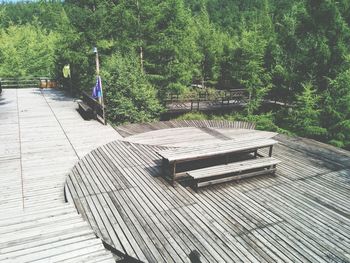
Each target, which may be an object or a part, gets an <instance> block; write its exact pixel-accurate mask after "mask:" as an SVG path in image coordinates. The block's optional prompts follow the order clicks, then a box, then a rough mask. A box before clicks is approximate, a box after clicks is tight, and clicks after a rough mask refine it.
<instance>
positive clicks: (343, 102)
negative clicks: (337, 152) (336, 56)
mask: <svg viewBox="0 0 350 263" xmlns="http://www.w3.org/2000/svg"><path fill="white" fill-rule="evenodd" d="M324 97H325V98H324V103H325V110H324V115H323V123H324V125H325V126H326V127H329V128H328V139H329V142H330V143H332V144H334V145H336V146H341V147H346V148H347V149H349V148H350V69H348V70H345V71H343V72H340V73H339V74H338V76H337V77H336V78H335V79H333V80H331V79H330V80H329V87H328V89H327V91H325V93H324Z"/></svg>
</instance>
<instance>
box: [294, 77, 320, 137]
mask: <svg viewBox="0 0 350 263" xmlns="http://www.w3.org/2000/svg"><path fill="white" fill-rule="evenodd" d="M303 88H304V90H303V92H302V94H300V95H297V102H296V107H295V108H294V109H293V110H292V111H291V113H290V115H289V117H288V120H289V122H288V126H289V127H290V129H291V130H292V131H294V132H295V133H297V134H299V135H301V136H305V137H312V138H319V137H320V136H322V135H325V134H326V132H327V130H326V129H325V128H322V127H320V126H321V125H320V109H319V108H318V105H319V104H318V103H319V101H320V97H319V96H317V95H316V90H315V88H314V87H313V85H312V83H311V82H307V83H305V84H303Z"/></svg>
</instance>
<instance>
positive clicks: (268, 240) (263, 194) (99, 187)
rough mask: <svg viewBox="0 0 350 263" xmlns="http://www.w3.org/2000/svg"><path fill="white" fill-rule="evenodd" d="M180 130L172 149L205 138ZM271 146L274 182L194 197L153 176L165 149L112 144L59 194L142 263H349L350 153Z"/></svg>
mask: <svg viewBox="0 0 350 263" xmlns="http://www.w3.org/2000/svg"><path fill="white" fill-rule="evenodd" d="M158 125H160V124H158ZM139 127H140V126H139ZM188 129H189V131H190V132H188V133H187V134H185V133H184V131H185V129H182V130H181V131H179V130H178V129H174V134H173V138H174V143H175V144H177V140H179V137H180V139H181V138H186V136H190V137H192V136H194V137H195V136H196V134H195V132H197V135H198V136H199V137H200V136H202V135H203V131H201V130H200V129H196V130H195V129H192V128H188ZM217 131H218V132H221V133H222V134H225V135H226V136H228V135H229V134H230V132H229V131H227V130H225V131H224V129H221V130H220V129H218V130H217ZM154 132H155V131H153V132H150V133H148V135H149V134H152V133H154ZM163 132H164V133H165V134H164V138H162V136H161V131H159V132H158V133H157V139H158V140H159V142H160V144H161V142H163V141H165V142H166V144H167V145H169V144H171V142H170V140H169V138H170V137H171V135H170V134H171V132H170V131H169V130H163ZM181 133H182V135H179V134H181ZM232 134H235V133H234V132H232ZM177 135H179V137H178V136H177ZM206 135H208V134H207V133H206ZM181 136H182V137H181ZM232 136H234V135H232ZM130 138H131V137H130ZM145 138H146V139H147V136H145ZM276 138H277V140H278V141H279V144H278V145H276V146H275V147H274V154H273V155H274V158H276V159H278V160H280V161H282V163H280V164H279V167H278V170H277V172H276V176H270V175H267V176H261V177H255V178H249V179H244V180H241V181H240V182H232V183H225V184H220V185H216V186H210V187H207V188H202V189H200V190H199V191H198V192H197V193H195V192H194V191H193V190H191V189H190V188H185V187H183V186H181V185H180V184H176V185H175V187H172V186H170V185H169V183H168V182H167V181H165V180H164V179H163V178H162V176H160V175H161V167H160V162H161V160H160V157H159V156H157V154H156V152H157V151H159V150H164V149H168V147H165V146H161V145H152V146H151V145H146V144H139V143H140V142H141V141H140V140H139V139H140V137H138V138H137V139H138V143H133V142H126V141H115V142H111V143H109V144H107V145H104V146H102V147H99V148H98V149H96V150H94V151H92V152H91V153H90V154H88V155H87V156H86V157H84V158H83V159H82V160H80V161H79V162H78V163H77V164H76V165H75V167H74V168H73V170H72V171H71V173H70V174H69V176H68V178H67V191H68V192H69V195H70V196H71V201H72V202H73V203H74V204H75V206H76V208H77V209H78V210H79V211H80V212H81V214H82V215H83V217H84V218H85V220H87V221H88V222H89V224H90V225H91V226H92V228H93V229H94V230H95V232H96V233H97V235H98V236H100V237H101V238H103V239H104V240H105V241H106V242H107V243H108V244H110V245H111V246H113V247H115V248H116V249H117V250H119V251H121V252H122V253H125V254H127V255H129V256H131V257H135V258H137V259H140V260H142V261H146V262H188V254H189V253H190V252H191V251H192V250H197V251H199V253H200V254H201V259H202V261H203V262H275V261H279V262H349V261H350V256H349V247H350V205H349V198H350V194H349V189H350V184H349V182H350V179H349V178H350V153H349V152H346V151H338V150H336V149H335V148H333V147H329V146H327V147H325V148H323V146H324V145H323V144H319V143H317V142H314V141H310V140H305V139H302V140H300V139H298V138H287V137H284V136H277V137H275V139H276ZM212 139H213V140H217V139H218V138H217V137H215V136H214V135H212ZM189 141H190V140H189ZM153 144H156V143H155V141H153ZM320 149H322V150H320ZM262 153H263V155H265V156H267V155H268V150H265V151H263V152H262ZM330 156H332V157H330ZM337 157H338V158H337Z"/></svg>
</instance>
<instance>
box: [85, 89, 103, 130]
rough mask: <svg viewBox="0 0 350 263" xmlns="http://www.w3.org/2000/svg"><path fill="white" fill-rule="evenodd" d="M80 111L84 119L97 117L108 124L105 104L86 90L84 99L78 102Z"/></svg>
mask: <svg viewBox="0 0 350 263" xmlns="http://www.w3.org/2000/svg"><path fill="white" fill-rule="evenodd" d="M78 106H79V112H80V113H81V115H82V116H83V118H84V119H86V120H90V119H96V120H99V121H100V122H102V123H103V124H106V120H105V116H104V106H102V105H101V104H100V103H99V102H98V101H97V100H95V99H94V98H93V97H91V96H89V95H88V94H87V93H86V92H83V100H82V101H79V102H78Z"/></svg>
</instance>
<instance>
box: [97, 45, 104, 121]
mask: <svg viewBox="0 0 350 263" xmlns="http://www.w3.org/2000/svg"><path fill="white" fill-rule="evenodd" d="M94 52H95V55H96V57H95V60H96V74H97V78H98V80H99V81H101V77H100V61H99V58H98V51H97V47H94ZM100 84H101V85H100V87H101V97H99V98H98V100H99V103H100V104H101V105H102V115H103V122H104V125H106V124H107V122H106V116H105V105H104V99H103V90H102V81H101V83H100Z"/></svg>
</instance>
